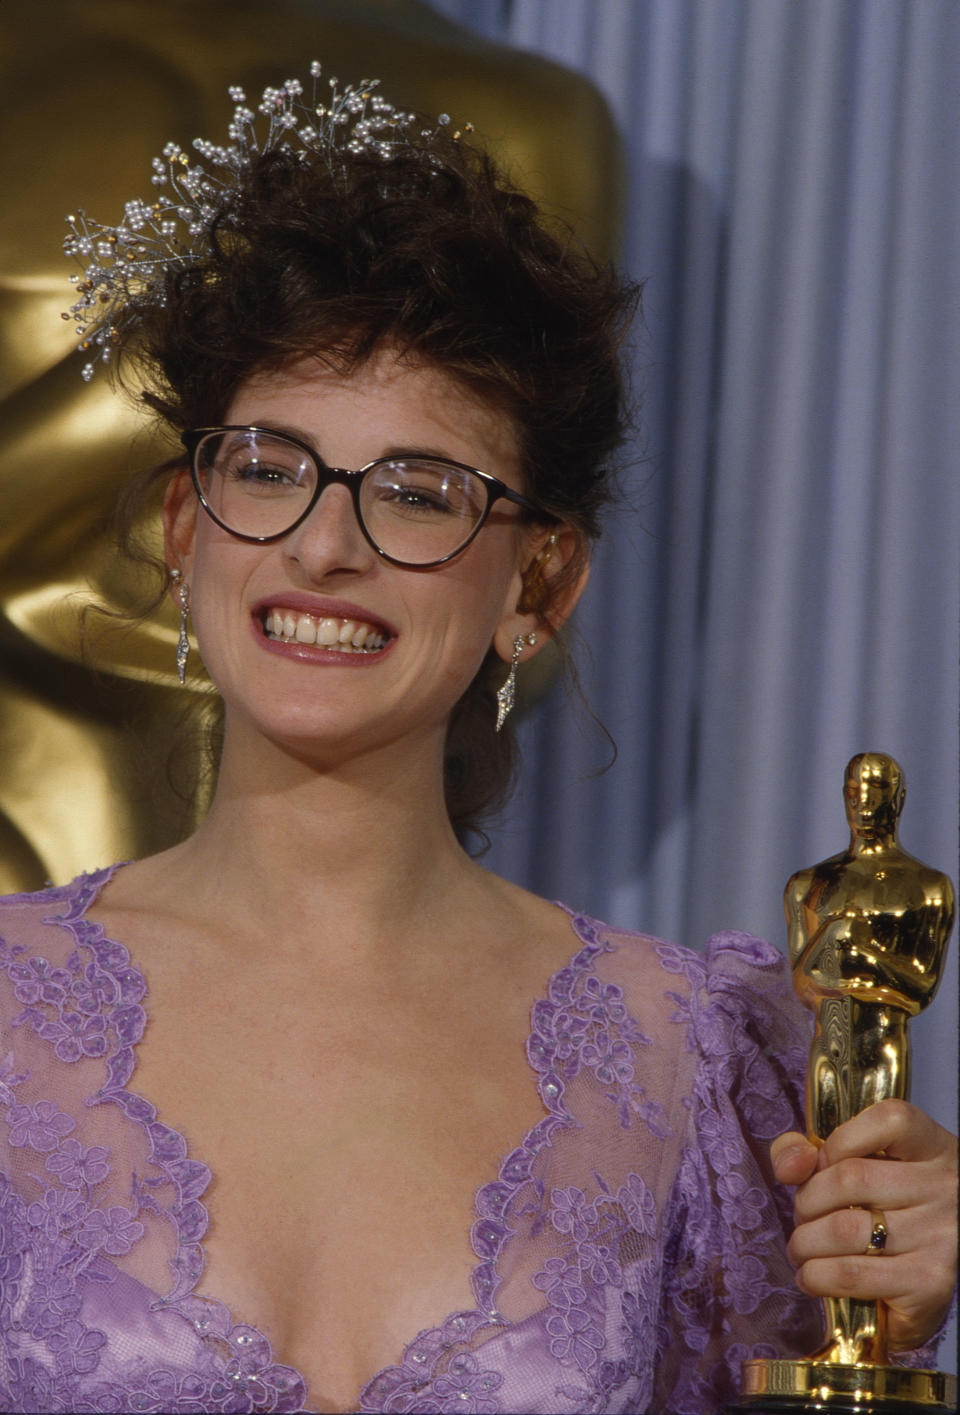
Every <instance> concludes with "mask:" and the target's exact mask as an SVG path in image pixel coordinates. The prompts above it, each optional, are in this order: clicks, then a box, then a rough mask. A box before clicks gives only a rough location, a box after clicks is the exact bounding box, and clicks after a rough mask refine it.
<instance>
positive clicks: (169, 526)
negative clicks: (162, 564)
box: [163, 467, 199, 583]
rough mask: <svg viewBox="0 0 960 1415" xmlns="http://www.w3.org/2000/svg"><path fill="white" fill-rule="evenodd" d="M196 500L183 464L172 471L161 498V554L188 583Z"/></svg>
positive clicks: (190, 568) (196, 506)
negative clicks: (181, 572)
mask: <svg viewBox="0 0 960 1415" xmlns="http://www.w3.org/2000/svg"><path fill="white" fill-rule="evenodd" d="M198 509H199V502H198V501H197V493H196V491H195V490H194V486H193V480H192V478H191V476H190V473H189V471H188V470H187V468H186V467H181V468H180V470H179V471H178V472H175V473H174V475H173V477H172V478H171V480H170V484H169V486H168V487H167V491H166V495H165V496H164V498H163V544H164V556H165V558H166V562H167V564H168V565H169V566H170V568H171V569H178V570H182V571H183V576H184V579H185V580H186V581H187V582H188V583H189V581H190V578H191V573H192V570H193V542H194V536H195V534H196V529H197V511H198Z"/></svg>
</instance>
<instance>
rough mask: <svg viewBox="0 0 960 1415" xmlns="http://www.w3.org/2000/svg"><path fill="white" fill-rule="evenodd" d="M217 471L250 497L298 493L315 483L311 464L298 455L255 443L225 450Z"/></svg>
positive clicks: (229, 483)
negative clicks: (312, 481)
mask: <svg viewBox="0 0 960 1415" xmlns="http://www.w3.org/2000/svg"><path fill="white" fill-rule="evenodd" d="M216 471H217V473H218V474H219V475H220V476H221V477H222V478H223V480H224V482H226V483H227V484H228V485H230V486H233V487H235V488H236V489H237V490H238V491H242V492H246V493H247V494H249V495H261V494H264V493H271V492H272V493H281V492H285V491H296V490H300V489H302V488H303V487H304V486H305V485H309V483H310V482H311V480H312V469H311V467H310V465H309V463H308V462H307V461H306V459H304V458H302V457H300V456H299V455H297V453H296V452H291V451H290V450H289V449H287V448H285V447H283V448H279V449H278V448H274V447H269V446H267V447H265V446H263V445H262V444H259V443H254V442H241V443H239V444H235V445H234V446H232V447H227V448H224V449H223V450H222V453H221V455H220V456H219V457H218V458H217V464H216Z"/></svg>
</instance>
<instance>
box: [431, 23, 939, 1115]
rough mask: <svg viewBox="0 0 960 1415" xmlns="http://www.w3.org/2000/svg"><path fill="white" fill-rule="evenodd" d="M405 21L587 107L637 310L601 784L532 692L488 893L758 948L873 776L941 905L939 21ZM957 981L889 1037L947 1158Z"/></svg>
mask: <svg viewBox="0 0 960 1415" xmlns="http://www.w3.org/2000/svg"><path fill="white" fill-rule="evenodd" d="M433 4H434V7H435V8H436V9H438V10H442V11H443V12H444V13H446V14H447V15H449V16H450V17H451V18H454V19H457V20H460V21H462V22H463V23H465V24H467V25H470V26H472V27H474V28H475V29H477V30H479V31H481V32H482V33H484V34H486V35H487V36H488V37H490V38H494V39H500V40H506V41H509V42H512V43H515V44H516V45H518V46H522V47H526V48H529V49H532V50H535V51H537V52H538V53H540V54H544V55H546V56H548V57H550V58H553V59H556V60H558V61H560V62H562V63H564V64H567V65H569V66H571V67H573V68H575V69H578V70H580V71H582V72H583V73H585V74H587V75H588V76H589V77H590V78H591V79H592V80H593V81H594V82H595V83H596V84H597V86H598V87H599V88H600V89H601V90H602V91H603V93H604V94H605V95H606V97H607V99H608V101H609V103H610V105H611V107H612V110H613V112H614V115H615V117H616V120H617V124H618V127H619V130H620V133H621V135H622V140H623V144H624V149H625V160H626V164H627V209H626V213H625V238H624V248H623V258H624V263H625V265H626V268H627V269H628V270H629V271H630V272H631V274H632V275H634V276H635V277H637V278H643V279H645V280H646V282H647V283H646V293H645V308H646V328H645V330H644V331H643V332H642V335H641V338H640V340H639V341H638V347H637V349H636V352H635V354H634V357H633V369H634V375H633V376H634V379H635V382H636V385H637V390H638V392H639V393H640V394H641V395H642V413H641V429H640V432H639V434H638V440H637V444H636V454H637V462H636V464H635V465H634V467H633V468H632V470H630V471H629V472H628V474H627V476H626V478H625V491H626V495H627V498H628V500H629V503H630V506H629V508H628V509H625V510H621V511H620V512H618V513H617V514H616V516H614V517H613V518H612V519H611V522H610V529H609V533H608V536H607V538H606V541H605V543H604V544H603V545H602V546H601V547H600V548H599V550H598V552H597V555H596V558H595V563H594V570H593V576H592V581H591V585H590V588H589V590H588V592H587V596H586V598H585V600H584V601H583V603H582V605H581V608H580V609H579V610H578V613H577V626H578V629H579V636H580V644H579V650H578V657H579V661H580V667H581V675H582V680H583V686H584V690H585V694H586V697H587V699H588V701H589V703H590V705H591V707H592V708H593V710H594V711H595V712H596V713H597V714H598V715H599V717H600V718H601V719H602V720H603V722H604V723H605V724H606V726H607V727H608V728H609V729H610V731H611V733H612V734H613V736H614V738H615V739H616V742H617V745H618V748H619V759H618V761H617V762H616V765H615V766H614V767H613V768H612V770H610V771H609V772H607V773H606V774H605V775H600V776H596V775H592V774H591V773H595V772H596V769H597V768H598V767H599V766H601V765H602V764H603V762H604V760H605V756H606V753H605V748H604V745H603V743H602V741H601V740H600V739H599V738H598V737H597V735H596V733H595V732H592V731H591V730H590V729H589V725H587V726H586V727H584V726H583V725H582V723H579V722H578V714H577V712H576V709H575V706H574V707H573V709H572V708H571V704H570V703H569V702H568V701H567V698H566V696H565V694H564V693H563V692H562V690H561V691H554V692H552V693H551V694H550V695H549V697H548V699H547V700H546V701H544V702H543V703H542V704H541V705H540V706H539V707H538V708H537V709H536V710H535V712H533V713H532V714H531V715H530V716H529V718H528V720H527V721H526V722H525V723H524V724H523V726H522V728H521V732H520V736H521V740H522V747H523V753H524V762H525V766H524V774H523V782H522V786H521V789H520V790H519V792H518V794H517V797H516V799H515V801H514V803H513V806H512V807H511V809H510V811H509V812H508V814H507V816H506V818H505V821H504V823H503V826H502V827H498V828H497V829H496V831H495V832H494V835H493V838H494V846H493V849H492V850H491V851H490V853H489V855H488V856H487V863H488V864H489V865H490V866H491V868H493V869H495V870H498V871H500V872H501V873H503V874H506V875H508V876H510V877H511V878H513V879H516V880H517V881H519V882H521V883H523V884H525V885H527V886H529V887H530V888H533V889H535V890H537V891H538V892H540V893H542V894H546V895H548V896H554V897H561V898H563V899H566V900H569V901H570V902H571V903H574V904H576V905H579V906H583V907H585V908H587V909H589V910H591V911H593V912H595V913H596V914H599V915H600V916H602V917H604V918H607V919H609V920H612V921H614V922H616V923H620V924H624V925H628V926H632V927H635V928H646V929H649V930H651V931H653V932H656V933H659V934H662V935H666V936H667V937H670V938H673V939H676V940H679V941H682V942H685V943H689V944H692V945H694V946H698V945H699V943H700V942H702V940H703V938H704V937H705V936H706V935H707V934H708V933H710V932H712V931H713V930H715V929H719V928H725V927H738V928H744V929H748V930H751V931H754V932H757V933H760V934H762V935H765V936H767V937H769V938H771V939H773V940H774V941H776V942H777V943H779V944H780V945H781V946H782V945H783V942H784V925H783V916H782V911H781V903H780V899H781V891H782V889H783V886H784V883H785V882H786V880H787V877H788V876H789V875H790V874H791V873H792V872H793V871H794V870H796V869H798V868H800V867H801V866H803V865H808V864H812V863H813V862H814V861H816V860H820V859H823V858H824V857H825V856H827V855H831V854H833V853H835V852H836V851H838V850H840V849H842V848H844V846H845V844H846V840H847V828H846V824H845V820H844V814H843V802H842V796H841V784H842V773H843V768H844V766H845V764H846V762H847V760H848V759H849V758H850V757H851V756H852V755H853V754H854V753H855V752H857V751H862V750H872V751H873V750H877V751H887V752H891V753H892V754H893V755H894V756H896V757H897V758H898V759H899V760H900V762H901V764H902V765H903V767H904V769H905V772H906V776H907V783H908V789H907V804H906V810H905V813H904V819H903V830H902V837H903V841H904V844H905V845H906V847H907V849H909V850H910V851H911V852H912V853H914V854H916V855H919V856H920V858H921V859H923V860H925V861H927V862H928V863H930V864H933V865H935V866H937V867H939V868H940V869H943V870H945V871H947V872H948V873H949V874H950V875H951V876H952V877H953V878H954V879H955V880H956V875H957V839H958V836H957V802H958V779H957V762H958V750H957V748H958V742H957V725H958V693H957V689H958V660H957V647H958V609H957V606H958V603H960V475H958V456H960V220H958V216H960V180H958V179H960V121H958V119H960V111H958V106H960V105H958V97H960V6H958V5H957V4H956V3H954V0H601V3H595V0H433ZM469 116H470V115H469V114H457V115H456V117H457V118H458V119H462V118H469ZM503 123H504V128H505V129H506V128H508V127H509V123H510V113H509V107H505V110H504V114H503ZM641 458H643V459H644V460H642V461H641V460H640V459H641ZM579 716H580V717H582V716H583V714H582V713H581V714H579ZM951 955H952V956H951V958H950V963H949V967H948V970H947V973H946V975H945V977H944V980H943V983H942V985H941V991H940V993H939V995H938V997H937V999H936V1002H935V1003H934V1006H933V1008H932V1009H931V1011H930V1012H929V1013H927V1014H926V1015H925V1016H923V1017H921V1018H920V1019H919V1020H918V1021H917V1022H916V1023H914V1025H913V1029H912V1034H913V1040H914V1061H915V1072H914V1098H915V1099H917V1100H918V1101H919V1102H920V1103H921V1104H923V1105H924V1106H925V1107H926V1108H927V1109H928V1110H930V1111H931V1112H932V1113H933V1114H934V1115H935V1116H936V1118H937V1119H939V1120H940V1121H941V1122H942V1123H944V1124H947V1125H949V1126H950V1127H951V1128H953V1127H954V1125H955V1122H956V1104H957V1103H956V1080H957V984H956V978H957V964H956V941H955V940H954V941H953V942H952V943H951Z"/></svg>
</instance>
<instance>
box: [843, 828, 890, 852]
mask: <svg viewBox="0 0 960 1415" xmlns="http://www.w3.org/2000/svg"><path fill="white" fill-rule="evenodd" d="M897 848H898V846H897V833H896V831H886V830H873V831H867V832H866V833H862V832H861V831H859V830H857V829H852V830H851V832H850V850H849V854H851V855H882V854H886V853H888V852H889V851H891V850H896V849H897Z"/></svg>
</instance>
